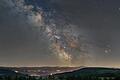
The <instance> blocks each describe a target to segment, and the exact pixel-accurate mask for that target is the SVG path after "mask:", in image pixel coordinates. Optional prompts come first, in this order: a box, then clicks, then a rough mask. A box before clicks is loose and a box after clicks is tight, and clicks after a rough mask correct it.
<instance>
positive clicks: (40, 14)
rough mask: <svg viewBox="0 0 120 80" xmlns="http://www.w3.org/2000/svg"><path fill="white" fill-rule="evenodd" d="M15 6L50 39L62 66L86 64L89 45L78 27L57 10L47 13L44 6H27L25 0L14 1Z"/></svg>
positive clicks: (49, 41)
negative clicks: (77, 61)
mask: <svg viewBox="0 0 120 80" xmlns="http://www.w3.org/2000/svg"><path fill="white" fill-rule="evenodd" d="M14 6H15V8H16V11H18V13H22V14H25V15H26V16H27V18H28V23H29V24H32V25H34V27H35V26H36V27H37V28H38V29H39V30H40V33H42V34H43V35H44V36H45V37H46V38H47V39H48V44H49V49H51V50H52V53H54V54H55V56H56V57H58V59H59V60H60V62H61V64H62V65H67V66H74V63H75V62H74V61H75V60H80V62H81V63H80V64H84V61H85V59H86V58H88V57H89V55H88V54H87V50H86V49H85V48H86V46H87V45H86V44H85V42H82V40H81V36H80V35H81V32H79V28H77V26H76V25H73V24H70V23H69V22H67V21H65V18H64V16H63V15H61V14H59V13H57V12H56V11H55V9H50V10H48V11H45V10H44V9H43V8H42V6H38V5H33V4H26V3H25V1H24V0H13V7H14ZM35 6H36V7H35ZM56 14H57V15H56ZM58 15H59V16H58ZM54 16H56V17H55V18H56V19H57V21H56V19H55V18H54ZM34 27H33V28H34ZM52 53H51V54H52Z"/></svg>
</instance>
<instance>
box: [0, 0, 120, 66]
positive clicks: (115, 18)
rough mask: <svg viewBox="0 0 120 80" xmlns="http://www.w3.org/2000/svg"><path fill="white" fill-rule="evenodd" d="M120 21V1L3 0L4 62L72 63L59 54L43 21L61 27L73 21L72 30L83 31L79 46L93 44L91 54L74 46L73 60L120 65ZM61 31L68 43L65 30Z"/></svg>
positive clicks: (0, 53) (0, 48)
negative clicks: (44, 29) (56, 53)
mask: <svg viewBox="0 0 120 80" xmlns="http://www.w3.org/2000/svg"><path fill="white" fill-rule="evenodd" d="M26 6H27V7H26ZM30 6H32V7H34V8H31V7H30ZM25 7H26V8H25ZM37 7H39V8H41V9H42V10H41V9H40V10H39V9H36V8H37ZM37 12H40V14H42V18H41V15H40V16H39V15H37ZM45 15H48V16H45ZM43 20H44V21H46V22H43ZM39 21H40V22H39ZM47 21H49V23H47ZM119 21H120V1H119V0H46V1H44V0H25V1H24V0H13V2H12V0H0V66H57V65H60V66H64V65H67V66H69V65H68V63H69V62H68V63H66V62H67V61H66V59H65V62H64V61H61V60H60V59H59V57H60V55H59V54H61V52H60V53H59V54H58V55H59V57H58V56H56V55H55V54H54V50H51V48H50V46H51V45H52V44H54V41H53V40H51V39H48V38H49V36H48V35H47V32H45V31H41V30H40V28H41V26H43V27H45V26H49V27H50V28H51V29H52V27H51V25H53V24H52V23H54V24H55V25H56V28H55V30H56V31H64V30H66V26H68V25H71V26H72V28H71V29H68V31H71V30H72V31H73V33H75V35H76V34H79V37H80V39H78V40H77V43H79V48H80V49H81V45H86V46H87V47H84V51H85V53H83V52H82V51H81V50H80V51H77V49H78V46H77V49H72V51H71V52H70V53H69V54H70V56H72V59H70V60H71V61H70V65H72V66H84V65H85V66H108V67H120V64H119V61H120V53H119V52H120V49H119V47H120V36H119V34H120V22H119ZM61 26H64V27H61ZM61 28H62V29H61ZM56 34H57V36H58V35H59V36H60V37H61V36H62V39H60V40H62V41H63V43H62V45H64V44H65V42H66V41H67V40H66V38H65V36H63V33H57V32H56ZM69 35H72V37H73V35H74V34H72V33H71V34H69ZM54 37H55V38H57V39H58V38H59V37H56V35H55V36H54ZM77 37H78V35H77ZM70 39H71V38H70ZM60 40H58V41H59V43H61V41H60ZM66 47H68V46H66ZM82 48H83V47H82ZM69 49H71V47H68V48H67V50H68V52H69V51H70V50H69ZM66 52H67V51H66ZM82 55H85V56H82ZM77 56H79V57H77ZM81 56H82V57H81ZM64 58H65V57H64Z"/></svg>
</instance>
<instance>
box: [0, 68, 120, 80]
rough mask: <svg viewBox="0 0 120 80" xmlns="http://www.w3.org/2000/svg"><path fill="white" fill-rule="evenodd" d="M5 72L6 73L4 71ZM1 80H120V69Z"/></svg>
mask: <svg viewBox="0 0 120 80" xmlns="http://www.w3.org/2000/svg"><path fill="white" fill-rule="evenodd" d="M3 72H4V71H3ZM0 80H120V69H113V68H82V69H79V70H76V71H72V72H65V73H59V74H51V75H48V76H41V77H40V76H29V75H24V74H20V73H16V74H14V73H12V72H11V74H6V75H1V74H0Z"/></svg>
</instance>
